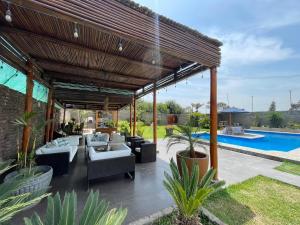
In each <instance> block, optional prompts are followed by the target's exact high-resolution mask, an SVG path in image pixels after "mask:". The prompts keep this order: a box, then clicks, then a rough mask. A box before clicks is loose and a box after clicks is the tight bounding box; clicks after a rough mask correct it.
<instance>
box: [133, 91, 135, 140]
mask: <svg viewBox="0 0 300 225" xmlns="http://www.w3.org/2000/svg"><path fill="white" fill-rule="evenodd" d="M135 135H136V96H135V95H134V97H133V136H135Z"/></svg>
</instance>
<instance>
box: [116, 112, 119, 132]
mask: <svg viewBox="0 0 300 225" xmlns="http://www.w3.org/2000/svg"><path fill="white" fill-rule="evenodd" d="M118 126H119V110H118V109H117V121H116V127H117V129H118Z"/></svg>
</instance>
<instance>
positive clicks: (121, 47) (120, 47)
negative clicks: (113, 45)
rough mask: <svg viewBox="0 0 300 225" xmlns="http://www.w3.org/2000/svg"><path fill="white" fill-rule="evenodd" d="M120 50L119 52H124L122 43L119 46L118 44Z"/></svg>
mask: <svg viewBox="0 0 300 225" xmlns="http://www.w3.org/2000/svg"><path fill="white" fill-rule="evenodd" d="M118 50H119V52H121V51H123V44H122V42H119V44H118Z"/></svg>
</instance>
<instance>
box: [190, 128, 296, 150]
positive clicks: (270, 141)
mask: <svg viewBox="0 0 300 225" xmlns="http://www.w3.org/2000/svg"><path fill="white" fill-rule="evenodd" d="M245 132H246V133H253V134H258V135H264V137H262V138H257V139H245V138H240V137H230V136H222V135H218V142H221V143H225V144H232V145H239V146H244V147H249V148H255V149H258V150H263V151H281V152H288V151H291V150H294V149H296V148H300V134H292V133H279V132H269V131H256V130H255V131H254V130H245ZM194 137H196V138H201V139H204V140H209V134H208V133H203V134H194Z"/></svg>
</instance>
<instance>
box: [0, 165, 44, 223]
mask: <svg viewBox="0 0 300 225" xmlns="http://www.w3.org/2000/svg"><path fill="white" fill-rule="evenodd" d="M12 162H13V161H12V160H8V161H5V162H0V175H1V174H3V173H4V172H6V171H7V170H9V169H11V168H13V167H15V166H16V165H15V164H14V165H12V164H11V163H12ZM28 179H29V178H28V177H27V178H21V179H17V180H14V181H12V182H7V183H2V184H0V224H3V223H4V222H7V221H9V220H10V219H11V218H12V217H13V216H14V215H15V214H17V213H18V212H20V211H22V210H24V209H25V208H26V207H28V206H30V205H33V204H36V203H38V202H39V201H40V200H41V199H42V198H44V197H46V196H48V195H49V194H43V195H39V194H37V193H36V194H35V195H33V194H31V193H26V194H21V195H14V192H16V191H17V190H18V189H19V188H20V187H21V186H22V185H23V183H25V182H26V181H27V180H28Z"/></svg>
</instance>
